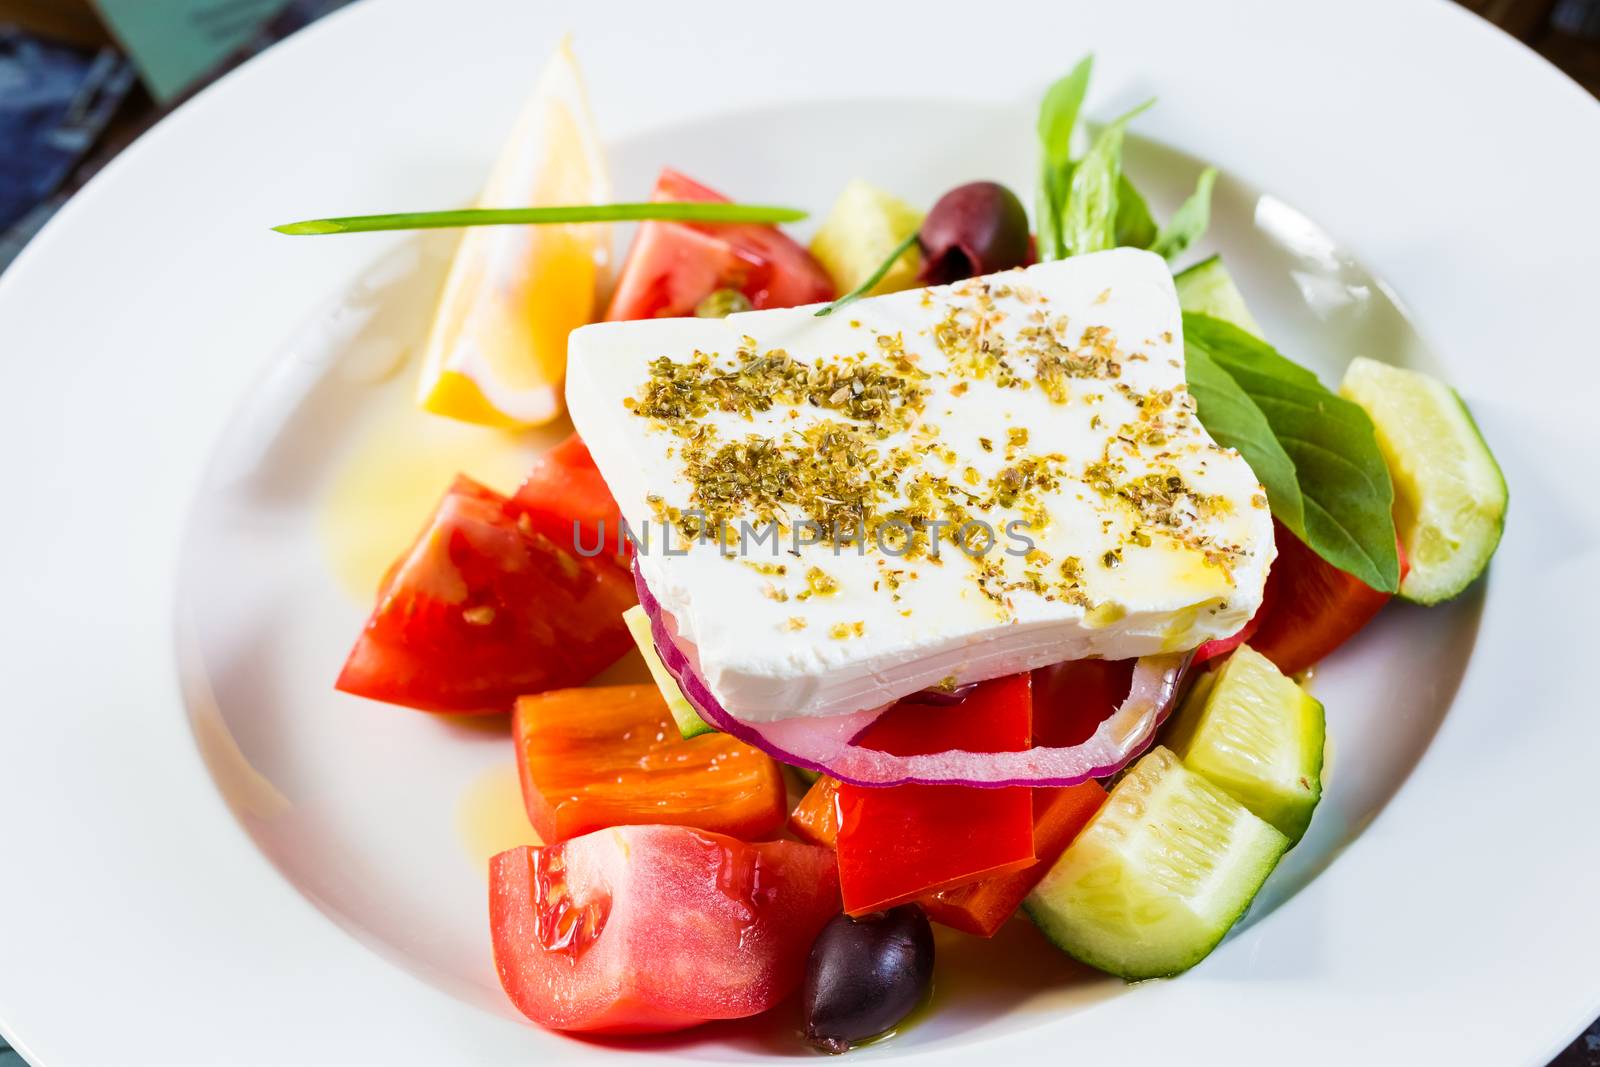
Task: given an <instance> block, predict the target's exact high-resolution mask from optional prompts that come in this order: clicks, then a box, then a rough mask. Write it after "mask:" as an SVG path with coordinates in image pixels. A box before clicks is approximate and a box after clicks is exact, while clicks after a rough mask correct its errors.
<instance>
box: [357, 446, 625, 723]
mask: <svg viewBox="0 0 1600 1067" xmlns="http://www.w3.org/2000/svg"><path fill="white" fill-rule="evenodd" d="M634 601H635V594H634V588H633V582H632V581H631V580H630V579H629V577H628V575H627V573H626V572H625V571H623V570H622V569H621V568H620V567H618V566H616V564H615V563H614V562H612V561H609V560H604V559H598V558H597V559H584V558H582V557H579V556H577V555H575V554H574V553H572V552H571V551H569V550H566V549H563V548H561V547H560V546H559V545H558V544H557V543H556V542H554V541H552V540H551V539H550V538H548V537H546V536H545V535H543V534H541V533H539V532H538V531H537V530H535V529H533V527H532V524H531V523H530V522H529V520H528V519H527V517H526V516H517V515H514V514H513V513H512V512H511V511H510V510H508V508H507V501H506V498H505V497H502V496H501V495H499V494H498V493H495V492H493V491H492V490H489V489H486V488H484V487H483V486H481V485H479V484H478V483H477V482H474V481H472V479H470V478H466V477H458V478H457V479H456V480H455V483H454V484H453V485H451V487H450V490H449V492H447V493H446V494H445V496H444V499H443V500H441V501H440V502H439V507H438V509H437V510H436V511H435V512H434V514H433V517H432V519H431V520H430V521H429V523H428V525H427V527H426V528H425V529H424V530H423V531H422V535H421V536H420V537H418V538H417V541H416V543H415V544H414V545H412V546H411V549H410V551H408V552H407V553H406V554H405V555H404V556H402V557H401V558H400V559H399V560H398V561H397V562H396V563H395V565H394V566H393V567H391V568H390V570H389V574H388V575H387V577H385V579H384V583H383V588H382V589H381V590H380V591H379V593H378V604H377V607H376V608H374V609H373V612H372V615H371V617H370V618H368V620H367V625H366V628H365V629H364V630H362V632H361V636H360V638H359V639H357V641H356V644H355V647H354V648H353V649H351V651H350V656H349V658H348V659H347V660H346V661H345V665H344V670H343V671H342V672H341V673H340V674H339V681H338V683H337V685H338V688H339V689H341V690H343V691H344V692H347V693H353V694H355V695H356V696H363V697H370V698H372V699H373V700H383V701H387V702H389V703H391V704H403V705H405V706H406V707H411V708H418V709H420V710H422V711H437V712H452V713H456V714H488V713H494V712H505V711H509V710H511V705H512V702H513V701H515V700H516V698H517V697H518V696H520V695H522V694H524V693H537V692H540V691H541V690H545V689H555V688H562V687H565V686H571V685H580V684H582V683H584V682H586V681H588V680H589V679H590V678H592V677H593V676H594V675H595V674H597V673H599V672H600V671H601V670H603V669H605V668H606V667H607V666H609V665H610V664H611V663H613V662H614V661H616V660H617V659H618V658H620V657H621V656H622V654H623V653H625V652H627V651H628V649H630V648H632V647H633V639H632V638H631V637H630V636H629V635H628V628H627V625H626V624H625V623H623V621H622V613H623V612H624V611H626V610H627V609H628V608H629V607H631V606H632V605H633V603H634Z"/></svg>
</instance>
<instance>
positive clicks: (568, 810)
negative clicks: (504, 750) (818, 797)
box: [511, 684, 785, 845]
mask: <svg viewBox="0 0 1600 1067" xmlns="http://www.w3.org/2000/svg"><path fill="white" fill-rule="evenodd" d="M511 728H512V734H513V736H514V738H515V740H516V745H517V771H518V773H519V775H520V777H521V779H522V799H523V801H524V803H525V804H526V805H527V808H528V819H529V821H530V822H532V823H533V828H534V829H535V830H537V831H539V838H540V840H542V841H543V842H544V843H545V844H547V845H549V844H553V843H555V842H557V841H565V840H567V839H568V838H571V837H578V836H581V835H583V834H586V833H588V832H590V831H591V830H600V829H604V828H605V827H608V826H628V825H642V824H651V825H669V824H670V825H675V826H693V827H695V828H697V829H700V830H709V831H711V832H713V833H719V834H727V835H728V836H729V837H737V838H741V839H743V840H746V841H753V840H756V839H757V838H761V837H765V836H767V835H768V834H770V833H772V832H773V831H774V830H776V829H777V828H778V827H780V826H782V825H783V812H784V799H785V796H784V784H783V773H782V772H781V771H779V770H778V765H777V764H776V763H774V762H773V760H772V758H771V757H770V756H768V755H767V754H766V753H765V752H762V751H761V750H759V749H756V748H753V747H751V746H750V745H747V744H744V743H743V742H742V741H737V740H735V739H734V738H732V737H729V736H728V735H727V734H723V733H710V734H705V735H703V736H701V737H690V738H685V737H684V736H683V735H682V734H680V733H679V732H678V726H677V724H676V723H675V722H673V719H672V713H671V712H669V711H668V710H667V705H666V702H665V701H664V700H662V699H661V691H660V690H659V689H657V688H656V687H655V686H654V685H649V684H646V685H612V686H584V687H582V688H577V689H557V690H554V691H552V692H547V693H540V694H538V695H536V696H525V697H521V698H520V699H518V701H517V707H516V711H515V712H514V713H513V715H512V717H511ZM713 771H715V772H718V773H715V774H713V773H712V772H713Z"/></svg>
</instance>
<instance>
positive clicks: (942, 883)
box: [837, 674, 1034, 915]
mask: <svg viewBox="0 0 1600 1067" xmlns="http://www.w3.org/2000/svg"><path fill="white" fill-rule="evenodd" d="M1031 719H1032V699H1031V685H1030V678H1029V676H1028V675H1027V674H1017V675H1011V676H1009V677H1006V678H997V679H995V680H993V681H989V682H984V683H983V684H981V685H979V686H978V687H977V688H976V689H975V690H973V692H972V693H971V695H969V696H968V697H967V698H966V700H964V701H962V702H961V703H959V704H954V705H950V706H936V705H927V704H910V703H901V704H899V705H897V706H895V707H894V708H891V709H890V710H889V711H888V712H886V713H885V714H884V715H883V716H882V717H881V718H879V719H878V721H877V722H875V723H873V724H872V726H870V727H868V729H867V730H866V732H865V733H864V734H863V735H862V738H861V741H860V743H861V744H863V745H865V746H867V747H869V748H876V749H879V750H880V751H884V752H893V753H895V754H897V755H903V756H913V755H922V754H926V753H933V752H943V751H945V750H947V749H963V750H965V751H968V752H1011V751H1020V750H1022V749H1025V748H1027V747H1028V741H1029V737H1030V736H1031V734H1032V723H1031ZM837 802H838V819H839V836H838V845H837V847H838V851H839V882H840V888H841V889H842V891H843V895H844V910H845V911H846V912H847V913H849V914H851V915H861V914H864V913H866V912H871V911H877V910H879V909H881V908H888V907H893V906H894V905H896V904H903V903H905V902H907V901H910V900H915V899H916V898H918V897H920V896H922V895H924V894H926V893H932V892H935V891H938V890H941V889H949V888H952V887H954V886H958V885H963V884H965V883H967V882H972V881H976V880H977V879H979V878H984V877H989V876H992V875H998V874H1005V873H1008V872H1011V871H1016V870H1019V869H1021V868H1023V867H1026V866H1028V865H1030V864H1031V863H1032V862H1033V859H1034V856H1033V791H1032V790H1031V789H1029V788H1027V787H1026V786H1019V787H1008V788H1003V789H977V788H973V787H970V786H959V785H900V786H892V787H890V788H886V789H885V788H875V789H868V788H863V787H860V786H854V785H850V784H849V783H841V784H840V785H839V792H838V798H837Z"/></svg>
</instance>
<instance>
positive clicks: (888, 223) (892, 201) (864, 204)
mask: <svg viewBox="0 0 1600 1067" xmlns="http://www.w3.org/2000/svg"><path fill="white" fill-rule="evenodd" d="M921 225H922V212H920V211H918V210H917V209H916V208H914V207H912V206H911V205H910V204H908V203H906V202H905V201H904V200H901V199H900V198H899V197H897V196H894V195H892V194H890V193H886V192H884V191H883V190H882V189H879V188H878V187H877V186H875V185H871V184H869V183H867V182H864V181H862V180H861V179H860V178H856V179H853V180H852V181H851V182H850V183H849V184H848V185H846V186H845V187H844V189H843V190H842V191H841V192H840V193H839V199H838V200H835V201H834V203H833V209H832V210H831V211H829V212H828V217H827V218H826V219H824V220H823V222H822V225H821V227H819V228H818V230H817V235H816V236H815V237H813V238H812V239H811V254H812V255H813V256H815V257H817V262H818V263H821V264H822V266H823V268H824V269H825V270H827V272H828V276H829V277H831V278H832V279H833V284H834V285H836V286H838V287H839V291H840V292H841V293H848V292H850V291H851V290H853V289H855V288H856V286H858V285H860V284H861V283H862V282H864V281H866V280H867V279H868V278H870V277H871V276H872V272H873V271H875V270H877V269H878V266H879V264H881V263H882V262H883V260H884V257H885V256H887V255H888V254H889V253H890V252H892V251H894V247H895V245H898V244H899V243H900V242H901V241H904V240H905V239H906V238H907V237H909V236H910V235H911V234H913V233H915V232H916V229H917V227H918V226H921ZM920 269H922V255H921V253H919V252H918V251H917V250H916V249H915V248H909V249H907V250H906V251H905V252H904V253H902V254H901V256H900V258H899V259H897V260H895V263H894V266H893V267H890V268H889V273H887V274H885V275H884V276H883V278H882V279H881V280H880V281H879V282H878V284H877V285H874V286H873V287H872V289H871V291H870V292H868V293H867V294H866V295H868V296H877V295H878V294H880V293H893V292H897V291H899V290H901V289H909V288H911V287H912V286H913V285H916V284H917V271H919V270H920Z"/></svg>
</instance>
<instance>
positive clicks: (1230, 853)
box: [1023, 747, 1289, 981]
mask: <svg viewBox="0 0 1600 1067" xmlns="http://www.w3.org/2000/svg"><path fill="white" fill-rule="evenodd" d="M1288 847H1289V841H1288V839H1287V838H1285V837H1284V836H1283V835H1282V834H1280V833H1279V832H1278V831H1277V830H1274V829H1273V828H1272V827H1271V826H1269V825H1267V824H1266V823H1265V822H1263V821H1261V820H1260V819H1258V818H1256V817H1255V816H1254V815H1252V814H1251V813H1250V811H1249V809H1248V808H1246V807H1245V806H1244V805H1243V804H1240V803H1239V802H1238V801H1237V800H1234V799H1233V798H1232V797H1231V796H1229V795H1228V794H1227V793H1225V792H1223V791H1222V790H1221V789H1219V788H1217V787H1216V786H1214V785H1212V784H1211V783H1210V782H1208V781H1206V779H1205V778H1203V777H1201V776H1200V775H1198V774H1196V773H1195V772H1194V771H1191V770H1189V769H1188V768H1187V767H1185V766H1184V765H1183V763H1182V762H1181V761H1180V760H1179V759H1178V757H1177V756H1175V755H1173V754H1172V753H1171V752H1170V751H1169V750H1167V749H1165V748H1161V747H1156V748H1153V749H1151V750H1150V752H1149V753H1147V754H1146V755H1145V757H1144V758H1143V759H1141V760H1140V761H1139V762H1138V764H1136V765H1135V766H1134V768H1133V770H1132V771H1131V772H1129V773H1128V774H1127V775H1126V776H1125V777H1123V779H1122V780H1121V781H1120V782H1118V783H1117V785H1116V788H1115V789H1113V790H1112V791H1111V796H1110V797H1109V798H1108V799H1107V800H1106V802H1105V805H1104V806H1103V807H1102V808H1101V809H1100V810H1099V812H1097V813H1096V814H1095V816H1094V818H1093V819H1091V820H1090V821H1089V825H1088V826H1086V827H1084V829H1083V832H1082V833H1080V834H1079V835H1078V836H1077V838H1076V839H1074V840H1073V842H1072V844H1071V845H1069V846H1067V850H1066V851H1065V852H1063V853H1062V854H1061V857H1060V858H1059V859H1058V860H1056V862H1055V865H1054V866H1053V867H1051V868H1050V871H1049V873H1048V874H1046V875H1045V876H1044V879H1043V881H1041V882H1040V883H1039V885H1038V888H1036V889H1035V890H1034V891H1033V892H1032V893H1031V894H1030V895H1029V896H1028V898H1027V900H1026V901H1025V902H1024V904H1023V907H1024V908H1025V909H1026V910H1027V912H1028V916H1029V917H1030V918H1031V919H1032V920H1033V921H1034V924H1035V925H1037V926H1038V927H1039V929H1040V930H1041V931H1043V932H1044V935H1045V936H1046V937H1048V938H1049V939H1050V940H1051V941H1052V942H1054V943H1055V944H1056V946H1057V947H1058V948H1060V949H1061V950H1062V951H1063V952H1066V953H1067V954H1068V955H1069V956H1072V957H1073V958H1075V959H1078V960H1081V961H1082V962H1084V963H1087V964H1088V965H1089V966H1091V967H1098V968H1099V969H1100V970H1102V971H1107V972H1109V973H1111V974H1114V975H1118V976H1119V977H1122V978H1126V979H1128V980H1130V981H1133V980H1136V979H1141V978H1160V977H1165V976H1167V975H1173V974H1178V973H1179V972H1181V971H1186V970H1188V969H1189V968H1190V967H1193V966H1194V965H1195V964H1197V963H1199V962H1200V961H1201V960H1203V959H1205V958H1206V956H1207V955H1209V954H1210V952H1211V950H1212V949H1213V948H1216V946H1217V942H1219V941H1221V940H1222V937H1223V935H1224V934H1226V933H1227V932H1228V931H1229V929H1231V928H1232V927H1233V924H1234V923H1235V922H1237V921H1238V920H1239V917H1240V916H1242V915H1243V914H1244V913H1245V910H1246V909H1247V908H1249V906H1250V901H1251V900H1253V899H1254V898H1255V895H1256V891H1257V890H1258V889H1260V888H1261V883H1262V882H1264V881H1266V879H1267V875H1269V874H1271V873H1272V869H1273V867H1275V866H1277V863H1278V858H1279V857H1280V856H1282V855H1283V852H1284V850H1285V849H1286V848H1288Z"/></svg>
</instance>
